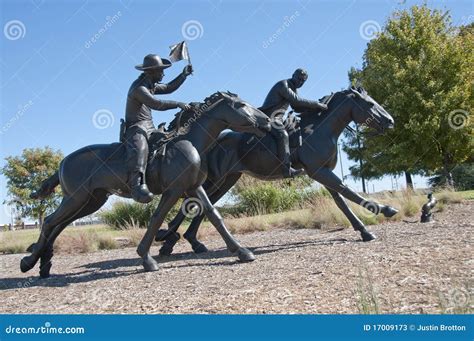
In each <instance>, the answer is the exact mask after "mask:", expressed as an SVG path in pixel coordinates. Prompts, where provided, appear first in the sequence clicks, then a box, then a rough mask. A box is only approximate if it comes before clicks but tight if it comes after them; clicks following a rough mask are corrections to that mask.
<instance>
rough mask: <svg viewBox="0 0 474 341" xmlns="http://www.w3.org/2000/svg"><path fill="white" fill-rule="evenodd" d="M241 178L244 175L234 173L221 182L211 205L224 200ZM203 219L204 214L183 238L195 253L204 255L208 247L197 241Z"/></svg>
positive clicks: (213, 194) (211, 196)
mask: <svg viewBox="0 0 474 341" xmlns="http://www.w3.org/2000/svg"><path fill="white" fill-rule="evenodd" d="M241 176H242V173H234V174H230V175H228V176H226V177H225V178H224V181H223V182H221V185H220V186H219V187H217V188H216V189H215V191H213V193H212V194H211V195H209V200H210V201H211V203H212V204H215V203H216V202H218V201H219V199H220V198H222V197H223V196H224V195H225V194H226V193H227V192H228V191H229V190H230V189H231V188H232V186H234V185H235V183H236V182H237V181H238V180H239V179H240V177H241ZM203 219H204V215H203V214H201V215H199V216H197V217H195V218H194V219H193V220H192V222H191V224H190V225H189V227H188V229H187V230H186V232H185V233H184V235H183V237H184V238H185V239H186V240H187V241H188V242H189V243H190V244H191V247H192V248H193V251H194V252H195V253H203V252H207V251H208V250H207V247H206V246H205V245H204V244H203V243H201V242H200V241H199V240H198V239H197V232H198V230H199V226H201V222H202V220H203Z"/></svg>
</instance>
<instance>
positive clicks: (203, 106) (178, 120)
mask: <svg viewBox="0 0 474 341" xmlns="http://www.w3.org/2000/svg"><path fill="white" fill-rule="evenodd" d="M226 97H235V98H238V96H237V95H236V94H233V93H231V92H227V93H223V92H221V91H217V92H215V93H213V94H212V95H210V96H208V97H206V98H205V99H204V101H203V102H192V103H191V106H192V109H191V110H186V111H184V110H181V111H179V112H178V113H176V115H175V118H174V119H173V120H172V121H171V122H170V124H169V125H168V128H167V131H172V130H175V129H179V130H180V131H179V132H180V133H182V134H185V133H187V132H189V127H190V126H191V125H192V123H193V122H194V121H196V119H197V118H198V117H199V116H201V115H202V114H203V113H205V112H207V111H208V110H210V109H211V108H212V106H213V105H214V104H216V103H217V102H219V101H220V100H221V99H222V98H226ZM183 122H188V123H189V124H188V125H187V126H186V127H182V123H183Z"/></svg>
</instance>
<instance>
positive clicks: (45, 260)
mask: <svg viewBox="0 0 474 341" xmlns="http://www.w3.org/2000/svg"><path fill="white" fill-rule="evenodd" d="M107 199H108V196H107V192H106V191H100V192H98V191H95V192H94V197H93V198H91V200H89V202H88V203H87V205H86V206H84V207H83V208H82V209H81V210H80V211H79V212H78V213H77V214H76V215H75V216H74V217H73V218H72V219H69V220H68V221H66V222H64V223H62V224H60V225H57V226H56V227H55V228H54V229H53V230H52V231H51V234H50V235H49V237H48V244H47V246H46V249H45V251H44V252H43V253H42V255H41V260H40V277H41V278H47V277H49V276H50V270H51V266H52V262H51V259H52V258H53V248H54V242H55V241H56V238H57V237H58V236H59V234H60V233H61V232H62V231H63V230H64V228H66V226H68V225H69V224H71V223H72V222H73V221H74V220H77V219H80V218H82V217H85V216H88V215H89V214H92V213H94V212H96V211H97V210H99V208H101V207H102V206H104V204H105V203H106V201H107Z"/></svg>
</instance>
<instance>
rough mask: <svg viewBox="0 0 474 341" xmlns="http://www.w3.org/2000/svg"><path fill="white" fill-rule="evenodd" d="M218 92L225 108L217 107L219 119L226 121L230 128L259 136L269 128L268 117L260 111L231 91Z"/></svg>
mask: <svg viewBox="0 0 474 341" xmlns="http://www.w3.org/2000/svg"><path fill="white" fill-rule="evenodd" d="M218 94H219V96H220V97H221V98H222V99H223V101H222V105H223V106H225V107H226V109H227V110H222V108H219V111H218V112H219V115H220V119H221V120H223V121H224V122H226V124H227V125H228V127H229V128H230V129H232V130H235V131H238V132H246V133H252V134H255V135H257V136H259V137H262V136H264V135H265V133H266V132H269V131H270V130H271V125H270V118H269V117H268V116H267V115H265V114H264V113H263V112H262V111H260V110H259V109H257V108H255V107H254V106H252V105H250V104H249V103H247V102H245V101H244V100H242V99H241V98H240V97H239V96H238V95H236V94H233V93H231V92H218Z"/></svg>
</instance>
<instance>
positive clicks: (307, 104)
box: [259, 69, 328, 178]
mask: <svg viewBox="0 0 474 341" xmlns="http://www.w3.org/2000/svg"><path fill="white" fill-rule="evenodd" d="M307 79H308V73H307V72H306V71H305V70H303V69H297V70H296V71H295V72H294V73H293V76H292V77H291V78H290V79H284V80H281V81H279V82H278V83H276V84H275V85H274V86H273V87H272V88H271V89H270V92H269V93H268V95H267V97H266V98H265V101H264V102H263V105H262V107H260V108H259V109H260V110H261V111H263V112H264V113H265V114H267V115H268V117H270V119H272V121H273V123H272V125H273V129H272V131H271V134H272V136H273V137H274V138H275V140H276V142H277V156H278V159H279V160H280V162H281V163H282V171H283V174H282V175H283V177H285V178H291V177H294V176H297V175H299V174H301V173H303V172H304V171H303V170H302V169H298V170H297V169H294V168H292V167H291V160H290V147H289V137H288V132H287V131H286V129H285V125H284V123H283V116H284V115H285V112H286V110H287V109H288V106H290V105H291V107H292V108H293V110H295V111H297V112H300V111H310V110H315V109H319V110H323V111H324V110H327V108H328V107H327V106H326V105H325V104H322V103H319V102H318V101H313V100H309V99H304V98H301V97H299V96H298V93H297V89H298V88H301V87H302V86H303V84H304V83H305V82H306V80H307Z"/></svg>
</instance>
